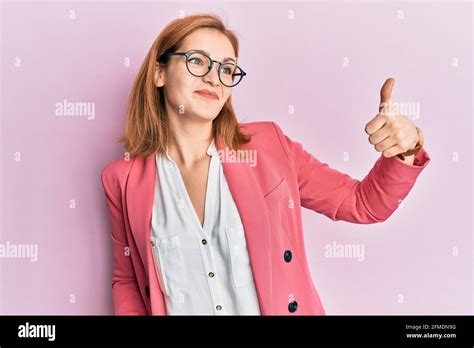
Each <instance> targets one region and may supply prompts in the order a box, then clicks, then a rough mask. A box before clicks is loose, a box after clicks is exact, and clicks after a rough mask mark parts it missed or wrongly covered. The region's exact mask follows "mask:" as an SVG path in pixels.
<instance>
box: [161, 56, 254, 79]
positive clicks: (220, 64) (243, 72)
mask: <svg viewBox="0 0 474 348" xmlns="http://www.w3.org/2000/svg"><path fill="white" fill-rule="evenodd" d="M194 53H199V54H202V55H203V56H205V57H207V58H209V60H210V61H211V65H210V66H209V69H208V71H207V72H206V73H205V74H204V75H196V74H193V73H192V72H191V70H190V69H189V66H188V59H189V57H190V56H191V55H193V54H194ZM167 56H186V69H188V71H189V73H190V74H191V75H193V76H196V77H203V76H206V75H207V74H209V73H210V72H211V70H212V68H213V67H214V63H217V64H219V69H218V74H217V75H218V76H219V81H220V82H221V83H222V84H223V85H224V86H226V87H235V86H237V85H238V84H239V83H240V82H241V81H242V80H243V79H244V76H245V75H247V73H246V72H245V71H244V70H243V69H242V68H241V67H240V66H238V65H237V64H236V65H235V66H236V67H237V68H239V69H240V71H241V73H238V74H232V76H240V75H241V76H242V77H241V78H240V80H239V82H237V83H236V84H235V85H232V86H229V85H226V84H225V83H224V82H223V81H222V78H221V71H222V67H223V65H224V64H226V63H221V62H218V61H217V60H213V59H212V58H211V57H209V56H208V55H207V54H204V53H202V52H199V51H188V52H165V53H163V54H162V55H161V56H160V57H159V58H158V62H162V60H163V58H165V57H167Z"/></svg>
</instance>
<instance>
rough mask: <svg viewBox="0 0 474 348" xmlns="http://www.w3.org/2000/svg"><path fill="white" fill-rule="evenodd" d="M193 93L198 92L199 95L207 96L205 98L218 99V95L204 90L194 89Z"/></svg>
mask: <svg viewBox="0 0 474 348" xmlns="http://www.w3.org/2000/svg"><path fill="white" fill-rule="evenodd" d="M195 93H197V94H199V95H200V96H202V97H204V98H207V99H215V100H219V97H218V96H217V95H215V94H211V93H207V92H204V91H201V90H199V91H196V92H195Z"/></svg>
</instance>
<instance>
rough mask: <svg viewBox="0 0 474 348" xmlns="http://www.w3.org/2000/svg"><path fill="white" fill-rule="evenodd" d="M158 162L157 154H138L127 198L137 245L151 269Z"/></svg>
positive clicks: (146, 264)
mask: <svg viewBox="0 0 474 348" xmlns="http://www.w3.org/2000/svg"><path fill="white" fill-rule="evenodd" d="M155 176H156V162H155V156H153V155H152V156H148V157H147V158H144V157H141V156H136V157H135V159H134V160H133V163H132V168H131V170H130V174H129V177H128V181H127V188H126V191H125V199H126V202H127V211H128V220H129V224H130V228H131V232H132V235H133V237H134V238H133V239H134V240H135V243H136V247H137V249H138V252H139V254H140V258H141V259H142V263H143V265H144V266H145V270H147V271H148V269H149V263H148V261H149V258H148V257H147V256H148V254H149V253H148V252H147V250H148V248H149V247H150V238H149V236H150V232H151V231H150V229H151V217H152V209H153V199H154V194H155Z"/></svg>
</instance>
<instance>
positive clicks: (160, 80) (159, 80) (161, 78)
mask: <svg viewBox="0 0 474 348" xmlns="http://www.w3.org/2000/svg"><path fill="white" fill-rule="evenodd" d="M154 83H155V86H156V87H163V86H164V85H165V72H164V69H163V68H162V67H161V65H160V63H158V62H156V70H155V76H154Z"/></svg>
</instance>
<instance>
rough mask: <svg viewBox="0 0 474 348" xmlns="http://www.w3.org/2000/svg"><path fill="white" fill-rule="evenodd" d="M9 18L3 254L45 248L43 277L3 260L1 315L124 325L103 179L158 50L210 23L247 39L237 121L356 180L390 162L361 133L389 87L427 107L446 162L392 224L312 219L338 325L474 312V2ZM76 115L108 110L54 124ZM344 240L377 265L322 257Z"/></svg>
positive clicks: (270, 5) (434, 150)
mask: <svg viewBox="0 0 474 348" xmlns="http://www.w3.org/2000/svg"><path fill="white" fill-rule="evenodd" d="M71 10H74V11H75V16H76V18H75V19H74V20H72V19H70V11H71ZM1 11H2V12H1V25H2V27H1V30H2V33H1V51H2V52H1V59H2V62H1V69H2V77H1V93H2V94H1V104H2V105H1V122H2V123H1V155H2V158H1V161H0V165H1V171H0V172H1V181H0V182H1V187H0V189H1V192H0V193H1V195H0V196H1V198H2V199H1V226H0V228H1V236H0V243H6V242H7V241H9V242H10V243H13V244H36V245H37V247H38V260H37V261H36V262H32V261H30V260H28V259H25V258H23V259H21V258H0V266H1V267H0V284H1V286H0V291H1V292H0V300H1V302H0V313H1V314H112V313H113V307H112V300H111V272H112V248H111V243H110V235H109V225H108V220H107V215H106V206H105V197H104V194H103V191H102V187H101V184H100V178H99V173H100V170H101V169H102V168H103V167H104V166H105V165H106V164H107V163H109V162H111V161H112V160H114V159H116V158H118V157H119V156H121V154H122V152H123V150H122V148H121V147H120V145H118V144H116V143H114V141H113V138H114V137H116V136H118V135H121V132H122V130H123V126H124V118H125V107H126V104H127V98H128V94H129V92H130V88H131V84H132V82H133V79H134V78H135V74H136V72H137V70H138V68H139V66H140V64H141V62H142V60H143V58H144V56H145V55H146V53H147V51H148V49H149V47H150V46H151V44H152V42H153V40H154V39H155V37H156V36H157V35H158V34H159V32H160V31H161V30H162V28H163V27H164V26H165V25H166V24H167V23H169V22H170V21H171V20H172V19H174V18H176V17H178V16H179V15H180V13H182V14H185V15H188V14H193V13H197V12H212V13H216V14H218V15H220V16H221V17H222V18H223V20H224V21H225V22H226V23H227V24H228V25H229V26H230V28H231V29H234V30H235V31H236V32H237V34H238V36H239V38H240V42H241V52H240V61H241V65H242V67H243V68H244V70H245V71H246V72H247V73H248V75H247V76H246V78H245V79H244V81H242V82H241V83H240V85H239V86H237V88H235V89H234V91H233V99H234V103H235V108H236V111H237V114H238V116H239V119H240V120H241V121H258V120H271V121H275V122H277V123H278V124H279V125H280V126H281V127H282V129H283V130H284V132H286V134H288V135H289V136H290V137H291V138H292V139H294V140H297V141H300V142H302V143H303V145H304V147H305V148H306V149H307V150H308V151H310V152H311V153H312V154H313V155H314V156H315V157H317V158H318V159H319V160H321V161H323V162H326V163H328V164H329V165H330V166H331V167H334V168H336V169H338V170H340V171H341V172H345V173H347V174H349V175H351V176H352V177H354V178H357V179H360V180H361V179H362V178H363V177H364V176H365V175H366V174H367V173H368V172H369V170H370V169H371V168H372V166H373V164H374V163H375V161H376V160H377V158H378V157H379V156H380V153H378V152H376V151H375V150H374V148H373V146H372V145H371V144H370V143H369V142H368V140H367V138H368V136H367V135H366V134H365V132H364V127H365V125H366V123H367V122H369V121H370V120H371V119H372V118H373V117H374V116H375V115H376V112H377V107H378V102H379V90H380V87H381V85H382V84H383V82H384V81H385V79H386V78H387V77H395V79H396V82H395V87H394V94H393V97H394V100H395V101H399V102H414V103H418V104H417V105H419V106H420V114H419V116H413V117H412V118H413V121H414V122H415V124H416V125H417V126H419V127H420V128H421V129H422V130H423V133H424V135H425V140H426V143H425V147H426V150H427V151H428V153H429V155H430V156H431V163H430V164H429V165H428V167H427V168H426V170H425V171H424V172H422V173H421V175H420V177H419V178H418V180H417V182H416V184H415V186H414V188H413V190H412V191H411V193H410V194H409V195H408V197H407V198H406V199H405V201H404V202H403V205H402V206H401V207H400V208H399V209H398V210H397V211H396V212H395V213H394V214H393V215H392V216H391V218H390V219H389V220H388V221H386V222H385V223H382V224H374V225H356V224H350V223H346V222H343V221H340V222H337V223H336V222H334V221H332V220H329V219H328V218H327V217H325V216H323V215H320V214H317V213H314V212H312V211H309V210H304V213H303V219H304V221H303V222H304V230H305V242H306V248H307V254H308V258H309V259H308V261H309V264H310V268H311V271H312V276H313V280H314V283H315V285H316V288H317V289H318V291H319V293H320V295H321V298H322V301H323V303H324V305H325V308H326V310H327V313H328V314H471V313H473V307H472V303H473V282H472V279H473V267H472V266H473V258H472V256H473V253H472V250H473V239H472V210H473V208H472V116H473V112H472V96H473V95H472V30H473V29H472V15H473V11H472V3H469V2H460V3H459V2H458V3H454V2H427V1H423V2H378V3H376V2H368V1H364V2H331V3H329V2H299V3H293V2H292V3H286V2H275V1H269V2H249V1H233V2H212V1H208V2H199V3H198V2H179V3H174V4H173V3H168V2H131V1H130V2H128V1H108V2H94V3H93V2H35V3H28V2H17V3H15V2H5V3H3V4H2V8H1ZM181 11H182V12H181ZM292 11H293V12H292ZM400 11H402V12H400ZM344 57H347V59H348V62H349V65H348V66H343V62H344ZM127 58H129V60H130V65H129V66H125V64H124V63H125V61H126V59H127ZM18 61H21V65H20V66H16V65H15V63H18ZM455 61H457V65H456V64H455V63H454V62H455ZM64 99H67V100H68V101H72V102H93V103H95V118H94V119H87V117H84V116H82V117H81V116H70V117H65V116H56V115H55V104H56V103H57V102H62V101H63V100H64ZM290 105H292V106H293V108H294V113H291V112H290V111H291V108H292V107H291V106H290ZM415 117H416V118H415ZM16 153H20V154H21V160H20V161H17V160H15V154H16ZM344 153H347V154H346V156H347V155H348V156H349V157H348V160H345V157H344ZM456 156H457V160H456ZM346 158H347V157H346ZM70 200H75V208H70ZM333 242H336V243H338V244H360V245H363V246H364V248H365V255H364V260H363V261H360V262H359V261H357V260H356V259H353V258H348V257H346V258H339V259H338V258H329V257H325V246H326V245H331V244H332V243H333ZM454 250H457V254H456V253H455V252H454Z"/></svg>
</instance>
